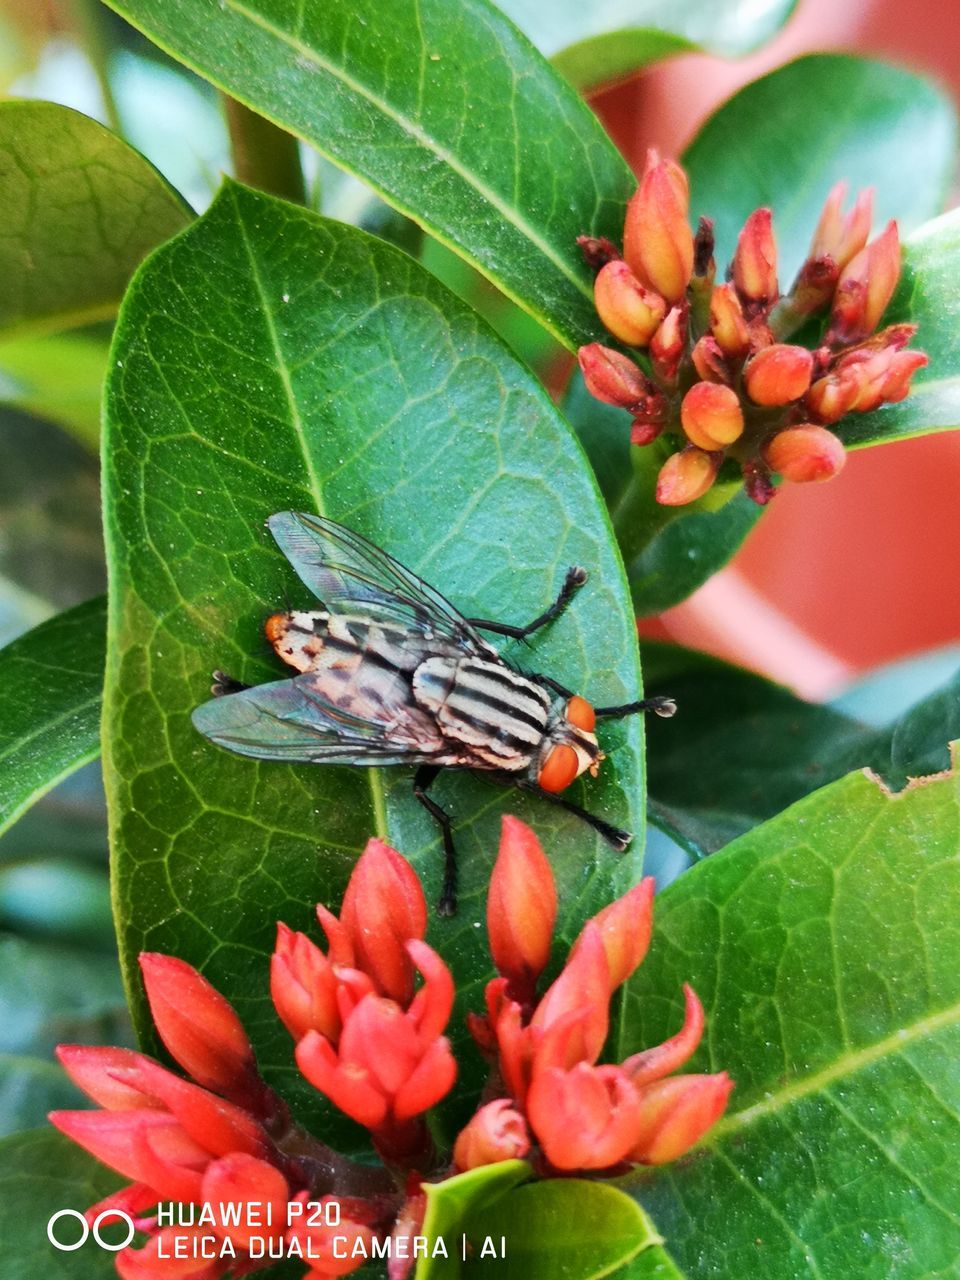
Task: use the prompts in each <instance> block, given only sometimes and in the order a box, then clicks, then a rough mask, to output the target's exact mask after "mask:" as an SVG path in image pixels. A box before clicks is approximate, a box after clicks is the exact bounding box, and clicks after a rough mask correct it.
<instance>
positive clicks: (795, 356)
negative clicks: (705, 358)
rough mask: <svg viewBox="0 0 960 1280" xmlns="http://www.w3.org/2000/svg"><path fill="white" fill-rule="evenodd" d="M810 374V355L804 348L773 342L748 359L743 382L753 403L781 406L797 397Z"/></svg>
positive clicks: (802, 392) (803, 389) (799, 395)
mask: <svg viewBox="0 0 960 1280" xmlns="http://www.w3.org/2000/svg"><path fill="white" fill-rule="evenodd" d="M812 373H813V356H812V355H811V353H810V352H809V351H808V350H807V348H806V347H794V346H790V345H789V344H788V343H786V342H775V343H774V344H773V346H772V347H764V349H763V350H762V351H758V352H757V354H756V355H755V356H753V357H752V358H751V359H750V360H748V362H747V365H746V368H745V369H744V374H743V381H744V386H745V387H746V391H747V395H748V396H749V397H750V399H751V400H752V401H753V403H754V404H762V405H768V406H773V405H784V404H789V403H790V402H791V400H799V399H800V397H801V396H802V395H803V394H804V393H805V392H806V390H807V388H808V387H809V386H810V377H811V374H812Z"/></svg>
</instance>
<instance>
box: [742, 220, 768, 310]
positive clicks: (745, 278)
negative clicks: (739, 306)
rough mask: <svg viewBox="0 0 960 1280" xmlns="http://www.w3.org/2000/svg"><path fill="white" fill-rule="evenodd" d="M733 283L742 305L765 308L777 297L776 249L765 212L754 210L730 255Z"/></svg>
mask: <svg viewBox="0 0 960 1280" xmlns="http://www.w3.org/2000/svg"><path fill="white" fill-rule="evenodd" d="M733 282H734V284H735V285H736V286H737V291H738V293H739V294H740V297H741V299H743V300H744V301H745V302H753V303H757V304H760V305H762V306H767V305H768V304H769V303H771V302H773V301H775V299H776V297H777V246H776V242H775V241H774V238H773V223H772V216H771V213H770V210H769V209H755V210H754V211H753V213H751V215H750V217H749V218H748V219H747V220H746V222H745V223H744V224H743V230H742V231H741V232H740V238H739V239H738V240H737V248H736V252H735V253H734V255H733Z"/></svg>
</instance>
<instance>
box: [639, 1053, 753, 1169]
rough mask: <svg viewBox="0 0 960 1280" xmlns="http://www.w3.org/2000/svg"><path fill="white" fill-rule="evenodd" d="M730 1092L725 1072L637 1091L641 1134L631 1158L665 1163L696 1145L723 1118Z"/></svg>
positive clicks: (730, 1083)
mask: <svg viewBox="0 0 960 1280" xmlns="http://www.w3.org/2000/svg"><path fill="white" fill-rule="evenodd" d="M732 1089H733V1081H732V1080H731V1079H730V1077H729V1076H728V1075H727V1073H726V1072H725V1071H721V1072H720V1073H719V1074H718V1075H714V1076H674V1077H673V1079H671V1080H658V1081H657V1082H656V1083H655V1084H650V1085H647V1086H646V1087H645V1088H643V1089H640V1090H638V1094H639V1102H640V1112H639V1118H640V1133H639V1136H638V1138H637V1141H636V1143H635V1144H634V1146H633V1147H632V1149H631V1151H630V1159H631V1160H636V1161H638V1162H639V1163H641V1164H666V1163H667V1162H668V1161H669V1160H676V1159H677V1157H678V1156H682V1155H683V1154H684V1152H686V1151H689V1150H690V1148H691V1147H692V1146H693V1145H694V1143H696V1142H699V1140H700V1139H701V1138H702V1137H703V1135H704V1134H705V1133H706V1132H707V1130H708V1129H709V1128H710V1126H711V1125H713V1124H715V1123H716V1121H717V1120H719V1119H720V1117H721V1116H722V1115H723V1112H724V1109H725V1108H726V1105H727V1099H728V1098H729V1097H730V1091H731V1090H732Z"/></svg>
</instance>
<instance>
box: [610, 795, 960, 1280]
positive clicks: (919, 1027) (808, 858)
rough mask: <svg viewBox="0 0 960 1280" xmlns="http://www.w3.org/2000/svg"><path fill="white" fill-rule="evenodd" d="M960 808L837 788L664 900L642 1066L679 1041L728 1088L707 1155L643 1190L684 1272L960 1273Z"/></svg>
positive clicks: (638, 987)
mask: <svg viewBox="0 0 960 1280" xmlns="http://www.w3.org/2000/svg"><path fill="white" fill-rule="evenodd" d="M958 832H960V796H958V787H957V775H956V773H955V772H951V773H949V774H946V775H943V776H939V777H936V778H933V779H930V780H928V781H926V782H924V783H920V784H915V785H914V786H913V787H911V788H910V789H908V790H906V791H904V792H902V793H900V794H898V795H891V794H889V793H888V792H886V791H885V790H884V789H883V788H882V787H881V786H880V785H878V783H877V782H876V781H875V780H873V779H871V778H869V777H867V776H865V775H864V774H862V773H860V774H853V775H850V776H848V777H847V778H844V779H842V780H841V781H839V782H836V783H834V784H833V785H832V786H830V787H827V788H824V789H823V790H821V791H818V792H817V793H816V794H815V795H812V796H809V797H808V798H807V799H805V800H803V801H801V802H800V803H799V804H796V805H794V806H793V807H792V808H791V809H788V810H787V811H786V813H784V814H781V815H780V816H779V817H778V818H775V819H774V820H773V821H772V822H769V823H767V824H765V825H764V826H762V827H759V828H758V829H757V830H756V831H753V832H751V833H750V834H749V835H746V836H743V837H741V839H739V840H738V841H736V843H734V844H732V845H730V846H729V847H728V848H727V849H726V850H724V851H723V852H721V853H719V854H717V855H716V856H715V857H714V858H711V859H710V860H709V861H707V862H705V863H701V864H700V865H699V866H697V867H694V868H693V869H692V870H691V871H690V872H689V873H688V874H687V875H685V876H683V877H682V878H681V879H680V880H679V881H677V882H676V883H675V884H673V885H671V886H670V888H668V889H667V890H666V891H665V892H664V893H663V895H662V896H661V897H660V898H659V900H658V911H657V923H656V929H655V933H654V943H653V946H652V948H651V951H650V955H649V956H648V957H647V960H646V961H645V963H644V965H643V967H642V969H641V970H640V972H639V975H638V976H637V978H636V980H635V981H634V982H633V984H632V986H631V993H630V1014H631V1021H630V1024H629V1027H630V1036H629V1038H628V1039H627V1040H626V1041H625V1042H624V1044H623V1045H622V1048H623V1049H624V1051H625V1052H630V1051H631V1050H633V1049H636V1048H638V1047H639V1046H640V1045H641V1044H651V1043H656V1042H657V1041H659V1040H660V1039H662V1038H663V1036H664V1035H667V1034H671V1033H673V1032H674V1031H675V1030H676V1028H677V1026H679V1024H680V1021H681V1018H682V1013H681V1007H680V1003H681V1002H680V995H679V993H680V984H681V983H682V982H683V981H688V982H690V983H692V985H693V986H694V988H695V989H696V990H697V991H698V993H699V994H700V996H701V998H702V999H703V1001H704V1004H705V1006H706V1009H707V1019H708V1030H707V1034H706V1036H705V1039H704V1043H703V1045H702V1046H701V1049H700V1050H699V1052H698V1054H697V1056H696V1058H695V1059H694V1062H693V1069H694V1070H723V1069H725V1070H728V1071H729V1072H730V1074H731V1076H732V1077H733V1078H734V1080H735V1081H736V1089H735V1091H734V1094H733V1097H732V1100H731V1108H730V1113H729V1114H728V1115H727V1116H726V1117H725V1118H724V1119H723V1120H722V1121H721V1122H720V1124H719V1125H718V1126H717V1128H716V1129H715V1130H714V1131H713V1133H712V1135H711V1136H710V1137H708V1139H707V1141H706V1143H705V1144H704V1145H703V1146H702V1148H701V1149H700V1151H699V1152H698V1153H696V1154H694V1155H693V1156H691V1157H690V1158H688V1159H685V1160H682V1161H680V1162H679V1163H677V1164H675V1165H672V1166H667V1167H665V1168H663V1169H659V1170H656V1171H649V1172H647V1173H637V1174H635V1175H633V1176H632V1177H631V1179H630V1183H629V1185H630V1187H631V1188H632V1190H633V1192H634V1194H636V1195H637V1196H638V1198H639V1199H640V1201H641V1203H642V1204H643V1205H644V1207H645V1208H646V1209H647V1210H648V1211H649V1212H650V1214H651V1215H652V1216H653V1218H654V1221H655V1222H656V1223H657V1226H658V1228H659V1230H660V1231H661V1232H662V1234H663V1235H664V1237H665V1238H666V1239H667V1241H668V1242H669V1247H670V1251H671V1254H672V1255H673V1256H674V1257H675V1258H676V1260H677V1262H678V1263H679V1265H680V1266H681V1268H682V1269H687V1270H689V1272H690V1274H691V1275H696V1276H697V1277H707V1276H709V1277H712V1278H713V1280H727V1278H728V1277H729V1278H730V1280H734V1277H736V1280H739V1278H740V1277H742V1276H743V1275H744V1272H745V1270H748V1271H749V1274H750V1275H751V1276H752V1277H755V1280H767V1278H769V1280H788V1278H789V1280H792V1278H794V1277H797V1278H799V1277H827V1276H830V1277H834V1276H838V1277H839V1276H857V1277H858V1278H861V1280H881V1278H882V1277H889V1276H892V1275H896V1276H898V1277H902V1280H912V1278H913V1277H917V1278H919V1277H932V1276H935V1275H951V1274H953V1273H954V1272H955V1270H956V1260H957V1257H958V1256H960V1219H958V1216H957V1212H956V1206H957V1204H958V1203H960V1161H958V1160H957V1158H956V1155H957V1151H958V1150H960V1093H958V1089H957V1066H956V1064H957V1059H958V1055H960V874H958V871H960V838H958Z"/></svg>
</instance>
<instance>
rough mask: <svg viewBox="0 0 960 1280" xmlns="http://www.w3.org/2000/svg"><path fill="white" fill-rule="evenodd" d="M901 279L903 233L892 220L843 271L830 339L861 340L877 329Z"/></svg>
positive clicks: (835, 302)
mask: <svg viewBox="0 0 960 1280" xmlns="http://www.w3.org/2000/svg"><path fill="white" fill-rule="evenodd" d="M899 279H900V237H899V235H898V234H897V224H896V223H895V222H889V223H888V224H887V226H886V229H885V230H884V232H883V234H882V235H880V236H878V237H877V239H876V240H874V241H873V243H872V244H868V245H867V247H866V248H865V249H861V250H860V252H859V253H858V254H856V255H855V256H854V257H853V258H852V259H851V260H850V262H848V263H847V265H846V267H844V269H843V271H842V272H841V273H840V279H839V280H838V281H837V291H836V294H835V295H834V300H833V313H832V315H831V317H830V332H829V334H828V340H829V341H831V342H833V343H835V344H837V343H839V344H843V343H850V342H857V341H859V340H860V339H861V338H865V337H866V336H867V335H868V334H871V333H873V331H874V329H876V327H877V325H878V324H879V323H880V320H881V317H882V316H883V313H884V311H886V309H887V304H888V303H889V301H890V299H891V298H892V297H893V293H894V290H895V289H896V287H897V281H898V280H899Z"/></svg>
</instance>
